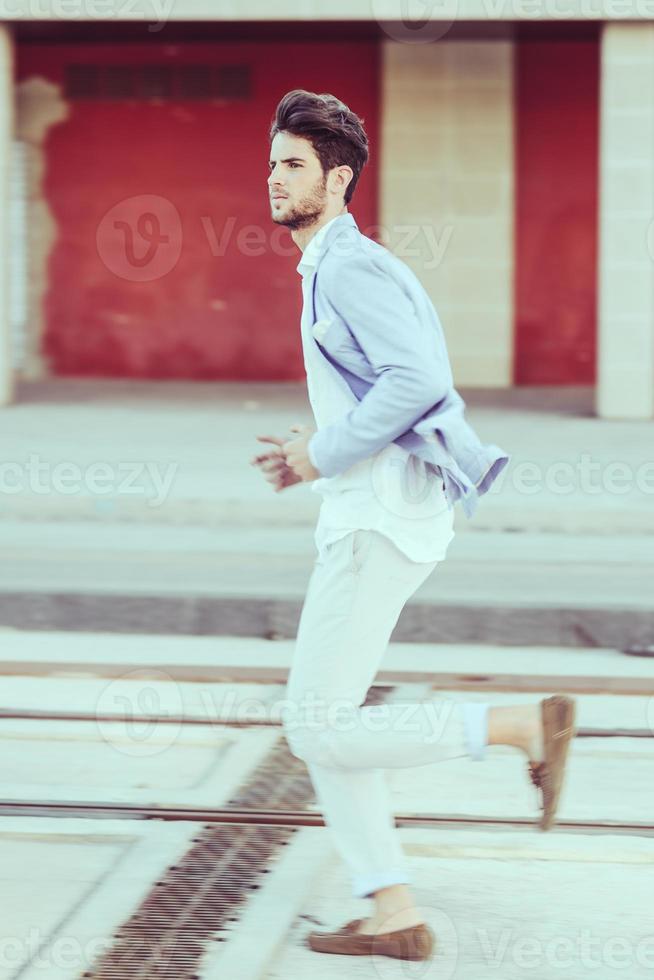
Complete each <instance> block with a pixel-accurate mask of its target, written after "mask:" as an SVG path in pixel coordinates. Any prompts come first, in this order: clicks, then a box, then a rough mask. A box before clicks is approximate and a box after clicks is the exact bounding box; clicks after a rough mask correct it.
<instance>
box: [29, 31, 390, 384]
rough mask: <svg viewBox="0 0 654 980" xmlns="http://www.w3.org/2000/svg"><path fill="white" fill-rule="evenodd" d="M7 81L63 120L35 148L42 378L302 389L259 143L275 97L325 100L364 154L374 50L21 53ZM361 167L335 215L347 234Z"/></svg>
mask: <svg viewBox="0 0 654 980" xmlns="http://www.w3.org/2000/svg"><path fill="white" fill-rule="evenodd" d="M18 67H19V76H20V77H21V78H27V77H30V76H34V75H39V76H46V77H47V78H48V79H50V80H51V81H54V82H56V83H57V84H58V85H60V86H61V91H62V95H63V96H64V97H65V98H66V100H67V102H68V104H69V117H68V119H67V120H65V121H64V122H61V123H59V124H57V125H56V126H54V127H53V128H52V129H51V130H50V132H49V135H48V138H47V143H46V146H45V155H46V159H45V194H46V198H47V203H48V205H49V208H50V210H51V213H52V216H53V218H54V222H55V224H56V236H55V244H54V246H53V249H52V251H51V254H50V259H49V268H48V289H47V295H46V301H45V312H46V333H45V337H44V351H45V354H46V355H47V357H48V358H49V361H50V364H51V369H52V371H53V372H55V373H59V374H78V375H79V374H83V375H104V376H125V377H127V376H129V377H149V378H216V379H232V380H236V379H243V380H246V379H262V380H272V379H299V378H302V377H303V376H304V367H303V362H302V355H301V346H300V340H299V314H300V309H301V288H300V278H299V276H298V274H297V272H296V271H295V267H296V265H297V262H298V261H299V258H300V253H299V251H298V250H297V248H296V247H295V245H294V244H293V241H292V239H291V237H290V234H289V232H288V231H286V230H285V229H279V228H277V227H276V226H275V225H274V224H273V223H272V222H271V220H270V208H269V203H268V193H267V184H266V180H267V176H268V150H269V143H268V130H269V126H270V121H271V117H272V115H273V112H274V108H275V106H276V104H277V102H278V100H279V98H280V97H281V96H282V95H283V94H284V93H285V92H286V91H288V90H289V89H292V88H307V89H310V90H313V91H318V92H323V91H331V92H334V94H336V95H338V96H339V97H340V98H342V99H343V100H344V101H345V102H347V103H348V104H350V105H351V107H352V108H353V109H354V110H355V111H356V112H358V113H359V114H360V115H361V116H363V117H364V119H365V122H366V126H367V130H368V133H369V136H370V139H371V141H372V143H373V146H374V147H375V148H377V144H378V124H377V118H378V46H377V44H376V42H374V41H352V42H346V43H342V42H341V43H338V44H332V43H329V42H327V43H308V44H307V43H302V44H299V43H282V44H280V43H275V44H274V45H272V44H267V43H265V42H251V43H241V42H238V43H213V42H212V43H199V44H197V43H196V44H174V45H171V44H164V43H160V42H157V41H150V42H149V43H148V44H147V45H141V44H110V45H109V44H75V45H68V44H62V45H43V44H31V45H24V46H22V47H21V48H20V52H19V65H18ZM377 155H378V154H377V152H376V149H375V152H374V153H372V154H371V158H372V160H371V164H370V165H369V167H368V168H367V170H366V171H365V172H364V175H363V176H362V178H361V181H360V183H359V186H358V188H357V193H356V196H355V199H354V201H353V203H352V210H353V213H354V214H355V217H356V218H357V221H358V223H359V226H360V227H361V228H362V230H365V228H366V227H368V226H371V225H373V224H374V222H375V221H376V175H375V172H374V168H375V162H374V161H375V160H376V158H377Z"/></svg>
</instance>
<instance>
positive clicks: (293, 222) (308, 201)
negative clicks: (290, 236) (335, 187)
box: [272, 176, 327, 230]
mask: <svg viewBox="0 0 654 980" xmlns="http://www.w3.org/2000/svg"><path fill="white" fill-rule="evenodd" d="M326 206H327V177H326V176H323V178H322V180H321V181H318V183H317V184H316V185H315V186H314V187H312V188H311V190H310V191H309V193H308V194H306V196H305V197H303V198H302V200H301V201H300V202H299V203H298V204H296V205H295V207H294V208H291V210H290V211H287V212H286V213H285V214H283V215H282V214H280V215H279V216H275V214H274V213H273V216H272V219H273V221H274V222H275V224H277V225H284V226H285V227H286V228H291V229H293V230H296V229H298V228H307V227H308V226H309V225H313V224H315V222H316V221H317V220H318V219H319V218H320V217H321V215H322V214H323V212H324V210H325V208H326Z"/></svg>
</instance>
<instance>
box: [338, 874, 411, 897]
mask: <svg viewBox="0 0 654 980" xmlns="http://www.w3.org/2000/svg"><path fill="white" fill-rule="evenodd" d="M410 884H412V881H411V877H410V876H409V875H408V874H407V873H406V871H402V870H401V869H400V868H396V869H391V870H390V871H376V872H372V873H371V874H364V875H355V876H354V878H353V879H352V894H353V895H354V897H355V898H368V897H369V896H370V895H372V893H373V892H376V891H379V889H380V888H389V887H390V886H391V885H410Z"/></svg>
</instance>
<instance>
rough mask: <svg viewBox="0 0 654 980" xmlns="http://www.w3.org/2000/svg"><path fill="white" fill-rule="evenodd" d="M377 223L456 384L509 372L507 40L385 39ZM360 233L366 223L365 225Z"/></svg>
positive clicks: (488, 382)
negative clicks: (425, 301)
mask: <svg viewBox="0 0 654 980" xmlns="http://www.w3.org/2000/svg"><path fill="white" fill-rule="evenodd" d="M382 82H383V85H382V125H381V131H382V145H381V166H380V221H381V225H382V228H383V229H384V230H385V232H386V233H387V234H386V238H387V241H384V244H385V245H387V246H388V247H389V248H390V249H391V251H392V252H395V254H396V255H398V257H399V258H401V259H402V260H403V261H404V262H406V264H407V265H409V266H410V267H411V268H412V269H413V271H414V272H415V273H416V275H417V276H418V278H419V279H420V281H421V282H422V284H423V286H424V287H425V289H426V290H427V292H428V293H429V295H430V297H431V299H432V301H433V303H434V306H435V307H436V310H437V312H438V315H439V317H440V319H441V321H442V324H443V330H444V331H445V336H446V338H447V346H448V351H449V355H450V360H451V362H452V370H453V372H454V376H455V378H456V381H457V384H458V385H483V386H488V387H497V388H508V387H510V386H511V383H512V377H513V252H514V249H513V220H514V217H513V202H514V186H513V143H514V136H513V43H512V42H511V41H504V40H497V41H486V40H470V41H463V40H461V41H451V40H448V39H447V38H442V39H441V40H439V41H437V42H436V43H433V44H410V43H401V42H399V41H385V43H384V46H383V77H382ZM362 230H364V229H362Z"/></svg>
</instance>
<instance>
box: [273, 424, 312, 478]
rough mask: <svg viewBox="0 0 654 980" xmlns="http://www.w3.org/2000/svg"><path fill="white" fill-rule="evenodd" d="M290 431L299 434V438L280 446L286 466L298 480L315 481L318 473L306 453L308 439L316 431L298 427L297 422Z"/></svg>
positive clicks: (304, 426)
mask: <svg viewBox="0 0 654 980" xmlns="http://www.w3.org/2000/svg"><path fill="white" fill-rule="evenodd" d="M290 431H291V432H299V433H300V436H299V438H297V439H291V440H289V442H285V443H284V444H283V446H282V452H283V453H284V455H285V457H286V465H287V466H289V467H290V469H291V470H292V471H293V472H294V473H295V474H297V476H298V477H299V479H300V480H304V481H305V482H309V481H310V480H317V479H318V477H319V476H320V471H319V470H317V469H316V468H315V466H314V465H313V463H312V462H311V460H310V459H309V454H308V452H307V445H308V442H309V439H310V438H311V436H312V435H313V433H314V432H315V431H316V430H315V429H312V428H311V426H309V425H300V423H299V422H298V423H297V424H296V425H292V426H290Z"/></svg>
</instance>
